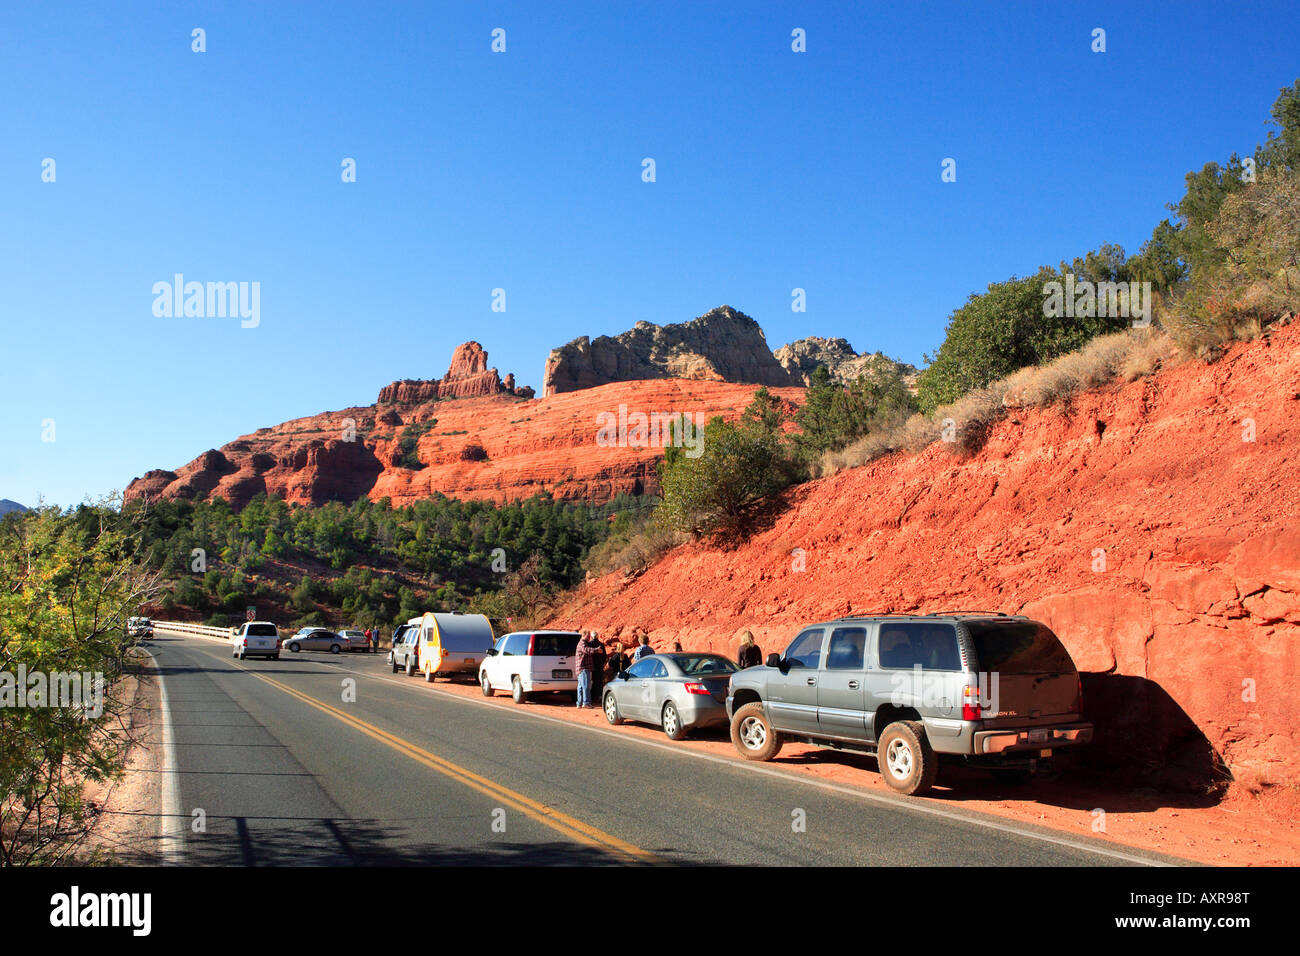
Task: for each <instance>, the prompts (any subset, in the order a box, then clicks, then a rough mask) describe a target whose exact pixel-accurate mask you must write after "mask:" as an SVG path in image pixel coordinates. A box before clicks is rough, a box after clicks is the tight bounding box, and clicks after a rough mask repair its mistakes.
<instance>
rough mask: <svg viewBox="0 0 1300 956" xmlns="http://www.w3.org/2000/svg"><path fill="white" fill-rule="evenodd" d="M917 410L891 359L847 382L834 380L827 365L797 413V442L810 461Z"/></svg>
mask: <svg viewBox="0 0 1300 956" xmlns="http://www.w3.org/2000/svg"><path fill="white" fill-rule="evenodd" d="M916 408H917V406H916V399H915V398H914V397H913V396H912V393H911V392H909V391H908V390H907V385H906V383H905V382H904V381H903V376H902V374H901V373H900V372H899V371H898V369H897V367H896V366H895V365H894V364H893V363H892V362H889V361H888V360H885V361H881V362H879V363H876V364H874V365H872V366H870V367H869V368H868V370H867V371H866V372H865V373H863V374H862V375H860V376H859V377H858V380H857V381H856V382H853V383H852V384H850V385H847V386H845V385H841V384H839V383H838V382H835V381H834V380H832V379H831V376H830V372H828V371H827V369H826V368H825V366H820V367H818V368H817V370H816V371H815V372H813V376H812V382H811V383H810V384H809V386H808V390H807V392H806V393H805V394H804V403H803V405H801V406H800V407H799V410H798V411H797V412H796V413H795V416H794V419H795V422H796V423H797V424H798V425H799V428H800V431H799V433H798V434H796V435H795V436H794V439H793V440H794V443H795V445H796V447H797V448H798V450H799V453H800V454H801V455H802V457H803V458H804V460H805V461H809V462H811V461H813V460H815V459H817V458H820V457H821V455H822V454H823V453H825V452H827V451H838V450H839V449H841V448H844V447H845V446H847V445H848V444H849V443H850V442H853V441H856V440H857V439H859V438H861V437H862V436H863V435H865V434H866V433H867V432H869V431H871V430H873V429H878V428H883V427H889V426H891V425H894V424H897V423H898V422H899V421H901V420H903V419H906V418H907V417H908V416H909V415H911V414H913V413H914V412H915V411H916Z"/></svg>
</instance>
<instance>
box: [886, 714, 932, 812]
mask: <svg viewBox="0 0 1300 956" xmlns="http://www.w3.org/2000/svg"><path fill="white" fill-rule="evenodd" d="M876 759H877V761H879V763H880V776H882V777H883V778H884V780H885V783H887V784H889V786H890V787H891V788H893V789H894V790H897V791H898V792H899V793H905V794H907V795H908V796H914V795H916V794H918V793H925V791H927V790H929V789H930V788H931V787H932V786H934V782H935V779H936V778H937V777H938V776H939V758H938V756H937V755H936V754H935V752H934V748H933V747H931V746H930V741H929V740H928V739H927V738H926V736H925V725H924V724H922V723H921V722H920V721H918V720H896V721H894V722H893V723H892V724H890V725H889V726H888V727H886V728H885V732H884V733H883V734H881V735H880V745H879V747H878V748H877V750H876Z"/></svg>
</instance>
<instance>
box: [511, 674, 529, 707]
mask: <svg viewBox="0 0 1300 956" xmlns="http://www.w3.org/2000/svg"><path fill="white" fill-rule="evenodd" d="M510 697H511V699H512V700H514V702H515V703H516V704H526V703H528V695H527V694H525V693H524V682H523V681H521V680H520V679H519V677H518V675H516V676H514V677H512V678H510Z"/></svg>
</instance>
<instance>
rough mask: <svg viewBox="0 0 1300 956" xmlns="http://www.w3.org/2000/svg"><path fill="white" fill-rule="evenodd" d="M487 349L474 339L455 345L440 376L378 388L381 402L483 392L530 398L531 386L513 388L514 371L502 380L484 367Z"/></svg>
mask: <svg viewBox="0 0 1300 956" xmlns="http://www.w3.org/2000/svg"><path fill="white" fill-rule="evenodd" d="M487 359H488V356H487V352H486V351H485V350H484V349H483V346H481V345H479V344H478V343H477V342H466V343H464V344H463V345H458V346H456V351H454V352H453V353H452V355H451V366H450V367H449V368H448V369H447V374H446V375H444V376H443V377H442V378H441V379H436V378H435V379H424V380H421V379H409V378H408V379H403V380H401V381H399V382H393V383H392V384H390V385H385V386H384V387H383V388H382V389H380V391H379V399H378V403H379V404H380V405H389V404H397V405H417V404H420V403H422V402H429V401H433V400H434V399H437V398H480V397H482V396H484V395H499V394H507V395H515V396H517V397H519V398H532V397H533V390H532V389H531V388H527V387H525V388H516V387H515V377H514V374H513V373H512V374H510V375H507V376H506V380H505V382H502V381H501V377H500V375H498V374H497V370H496V369H494V368H493V369H489V368H488V367H487Z"/></svg>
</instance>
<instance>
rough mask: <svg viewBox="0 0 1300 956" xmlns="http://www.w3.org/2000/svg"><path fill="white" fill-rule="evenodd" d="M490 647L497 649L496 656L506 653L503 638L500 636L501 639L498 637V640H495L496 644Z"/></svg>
mask: <svg viewBox="0 0 1300 956" xmlns="http://www.w3.org/2000/svg"><path fill="white" fill-rule="evenodd" d="M492 646H493V647H495V648H496V649H497V653H498V654H504V653H505V652H506V639H505V636H504V635H502V636H501V637H498V638H497V642H496V643H495V644H494V645H492Z"/></svg>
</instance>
